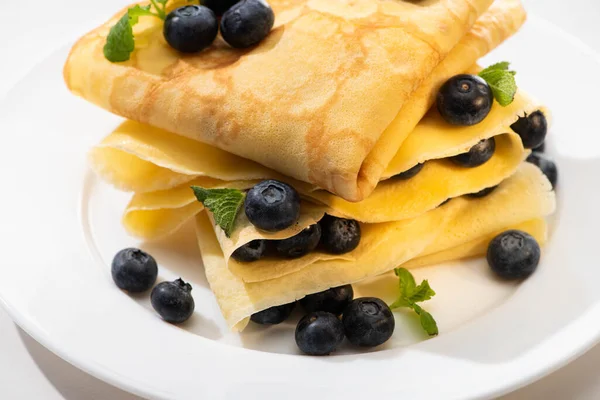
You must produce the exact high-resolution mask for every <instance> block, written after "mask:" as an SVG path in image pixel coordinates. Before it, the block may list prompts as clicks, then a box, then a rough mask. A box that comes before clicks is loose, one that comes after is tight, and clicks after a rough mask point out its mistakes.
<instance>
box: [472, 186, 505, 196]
mask: <svg viewBox="0 0 600 400" xmlns="http://www.w3.org/2000/svg"><path fill="white" fill-rule="evenodd" d="M497 187H498V185H496V186H492V187H489V188H485V189H483V190H480V191H479V192H475V193H469V194H468V195H467V196H468V197H472V198H474V199H479V198H481V197H485V196H487V195H488V194H490V193H492V192H493V191H494V190H496V188H497Z"/></svg>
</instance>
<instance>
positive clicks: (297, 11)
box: [64, 0, 524, 201]
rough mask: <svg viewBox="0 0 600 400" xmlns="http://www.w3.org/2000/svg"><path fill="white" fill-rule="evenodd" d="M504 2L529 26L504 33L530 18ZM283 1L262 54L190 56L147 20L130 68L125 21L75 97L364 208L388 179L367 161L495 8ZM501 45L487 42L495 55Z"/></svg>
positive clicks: (85, 50)
mask: <svg viewBox="0 0 600 400" xmlns="http://www.w3.org/2000/svg"><path fill="white" fill-rule="evenodd" d="M497 3H498V4H497V5H495V6H494V8H492V9H491V12H492V13H493V14H494V15H498V16H500V17H504V16H505V15H506V14H508V12H505V10H510V14H511V18H512V20H514V21H517V22H515V23H510V24H507V25H506V27H505V28H504V29H498V30H499V31H503V32H504V33H505V35H506V34H510V33H512V32H513V28H515V29H516V28H518V26H520V23H521V22H522V21H523V20H524V12H523V10H522V8H521V6H520V3H519V2H518V1H517V0H501V1H499V2H497ZM176 4H183V3H176ZM271 4H272V6H273V8H274V10H275V14H276V27H275V29H274V30H273V32H272V33H271V34H270V35H269V36H268V37H267V38H266V39H265V40H264V41H263V42H261V43H260V44H259V45H258V46H256V47H255V48H253V49H250V50H247V51H245V52H242V51H239V50H234V49H231V48H230V47H228V46H227V45H225V44H224V43H223V42H222V41H220V40H217V41H216V42H215V43H214V44H213V46H212V47H211V48H210V49H208V50H206V51H203V52H201V53H199V54H194V55H191V56H185V57H182V56H180V55H179V54H177V53H176V52H174V51H173V50H172V49H171V48H169V46H168V45H167V44H166V42H165V41H164V39H163V38H162V32H161V29H160V21H158V20H157V19H155V18H142V19H141V22H140V24H139V25H137V26H136V27H135V33H136V39H137V41H138V46H137V48H136V51H135V52H134V54H133V55H132V59H131V60H130V61H128V62H126V63H120V64H114V63H110V62H108V61H107V60H106V59H105V58H104V56H103V54H102V48H103V45H104V43H105V40H106V35H107V34H108V31H109V28H110V27H111V26H112V25H113V24H114V23H115V22H116V21H117V20H118V19H119V18H120V16H121V14H119V15H116V16H115V17H114V18H113V19H111V20H110V21H108V22H107V23H106V24H104V25H103V26H101V27H100V28H98V29H96V30H95V31H93V32H91V33H89V34H88V35H86V36H84V37H83V38H82V39H81V40H80V41H79V42H78V43H77V44H76V45H75V46H74V48H73V50H72V52H71V54H70V56H69V58H68V60H67V63H66V66H65V70H64V75H65V80H66V82H67V84H68V86H69V88H70V89H71V90H72V91H73V92H74V93H76V94H78V95H81V96H83V97H84V98H86V99H88V100H90V101H92V102H94V103H96V104H98V105H100V106H101V107H104V108H106V109H108V110H110V111H112V112H114V113H117V114H120V115H122V116H124V117H126V118H129V119H133V120H136V121H139V122H144V123H148V124H150V125H153V126H156V127H159V128H163V129H167V130H170V131H173V132H176V133H179V134H182V135H184V136H187V137H189V138H191V139H194V140H199V141H202V142H205V143H209V144H212V145H214V146H217V147H219V148H221V149H223V150H226V151H227V152H230V153H233V154H237V155H240V156H243V157H245V158H248V159H251V160H254V161H257V162H259V163H261V164H263V165H266V166H269V167H271V168H273V169H274V170H276V171H278V172H280V173H283V174H285V175H288V176H291V177H294V178H296V179H299V180H302V181H306V182H310V183H313V184H315V185H317V186H319V187H322V188H325V189H327V190H329V191H331V192H332V193H336V194H338V195H340V196H342V197H344V198H346V199H348V200H352V201H358V200H361V199H362V198H365V197H366V196H367V195H368V194H369V193H370V192H371V191H372V190H373V188H374V186H375V184H376V183H377V182H378V180H379V176H375V177H372V176H369V177H367V176H366V175H367V174H373V173H375V172H374V171H373V172H372V170H371V168H368V167H365V168H363V164H364V162H365V160H366V159H367V158H368V156H369V154H371V151H372V150H373V149H374V148H376V145H377V142H378V141H379V139H380V138H381V136H382V134H383V132H384V131H385V130H386V128H387V127H388V126H389V125H390V124H391V123H392V121H393V120H394V119H395V118H400V119H399V120H400V121H402V120H409V118H406V117H407V116H406V115H403V113H402V112H400V110H401V109H402V108H403V107H404V106H405V105H406V104H407V102H408V100H409V99H410V98H411V96H412V95H413V94H414V93H415V91H416V90H417V89H418V88H419V87H420V86H421V84H422V83H423V82H424V81H425V80H427V79H428V78H429V77H430V76H431V75H432V72H433V71H434V69H435V68H436V66H438V65H439V64H440V62H442V61H443V60H444V59H445V58H446V56H447V55H448V53H449V52H450V51H451V50H452V49H453V48H454V47H455V46H456V44H457V43H458V42H459V41H460V40H461V39H462V38H463V37H464V36H465V34H466V33H467V32H469V30H471V27H472V26H473V24H474V23H475V21H476V19H477V18H478V17H479V16H480V15H481V14H483V13H484V12H485V11H486V10H487V9H488V8H489V7H490V5H491V4H492V0H428V1H426V2H420V3H419V4H414V3H413V2H407V1H383V0H356V1H353V2H347V1H344V0H296V1H289V0H273V1H272V2H271ZM502 20H506V21H509V19H508V18H506V19H505V18H502ZM500 36H502V35H500ZM497 39H498V36H495V35H489V36H488V35H482V36H481V37H480V38H478V40H481V41H482V42H484V43H485V45H484V46H482V47H486V48H491V47H494V46H495V45H497V44H498V43H496V40H497ZM474 48H476V47H474ZM365 94H366V95H365ZM420 117H421V115H419V116H418V117H417V118H414V117H413V118H410V120H414V121H415V123H416V121H418V120H419V119H420ZM339 149H344V150H345V151H339ZM384 153H385V154H384ZM394 153H395V151H393V152H391V153H389V152H382V153H379V152H377V153H374V154H377V157H375V158H376V159H375V160H369V163H371V162H372V163H374V164H376V165H380V166H381V173H382V172H383V168H385V166H386V165H387V164H388V162H389V159H391V157H392V156H393V154H394ZM386 157H387V159H385V158H386ZM361 168H362V169H361ZM379 175H380V174H379Z"/></svg>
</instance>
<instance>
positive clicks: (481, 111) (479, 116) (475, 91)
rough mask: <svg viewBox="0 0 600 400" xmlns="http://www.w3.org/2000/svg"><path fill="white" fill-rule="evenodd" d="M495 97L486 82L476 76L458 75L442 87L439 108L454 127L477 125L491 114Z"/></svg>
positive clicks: (439, 95)
mask: <svg viewBox="0 0 600 400" xmlns="http://www.w3.org/2000/svg"><path fill="white" fill-rule="evenodd" d="M493 103H494V96H493V94H492V89H491V88H490V86H489V85H488V84H487V82H486V81H484V80H483V79H481V78H480V77H478V76H476V75H465V74H462V75H456V76H454V77H452V78H450V79H448V81H446V83H444V85H442V87H441V89H440V91H439V92H438V95H437V108H438V111H439V112H440V114H441V115H442V117H443V118H444V119H445V120H446V122H448V123H450V124H452V125H463V126H465V125H475V124H478V123H480V122H481V121H483V119H484V118H485V117H487V115H488V114H489V113H490V110H491V109H492V104H493Z"/></svg>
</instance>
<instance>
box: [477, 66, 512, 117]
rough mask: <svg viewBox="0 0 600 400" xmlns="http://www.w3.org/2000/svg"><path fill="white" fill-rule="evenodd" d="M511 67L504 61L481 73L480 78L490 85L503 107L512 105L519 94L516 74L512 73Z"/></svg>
mask: <svg viewBox="0 0 600 400" xmlns="http://www.w3.org/2000/svg"><path fill="white" fill-rule="evenodd" d="M509 66H510V63H508V62H507V61H503V62H499V63H496V64H494V65H491V66H489V67H487V68H486V69H484V70H483V71H481V72H480V73H479V76H480V77H481V78H482V79H484V80H485V81H486V82H487V83H488V85H490V88H491V89H492V93H493V94H494V98H495V99H496V101H497V102H498V103H499V104H500V105H501V106H502V107H506V106H508V105H509V104H510V103H512V102H513V100H514V99H515V94H516V93H517V82H516V81H515V75H516V72H515V71H510V70H509V69H508V68H509Z"/></svg>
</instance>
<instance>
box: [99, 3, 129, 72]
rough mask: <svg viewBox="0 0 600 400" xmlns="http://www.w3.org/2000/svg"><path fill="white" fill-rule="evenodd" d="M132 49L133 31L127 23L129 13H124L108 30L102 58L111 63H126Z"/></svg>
mask: <svg viewBox="0 0 600 400" xmlns="http://www.w3.org/2000/svg"><path fill="white" fill-rule="evenodd" d="M134 48H135V41H134V39H133V29H132V27H131V23H130V22H129V13H126V14H125V15H123V16H122V17H121V19H120V20H119V22H117V23H116V24H115V25H114V26H113V27H112V28H110V32H109V33H108V37H107V38H106V43H105V44H104V57H106V59H107V60H108V61H111V62H123V61H127V60H129V57H130V56H131V53H132V52H133V49H134Z"/></svg>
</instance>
